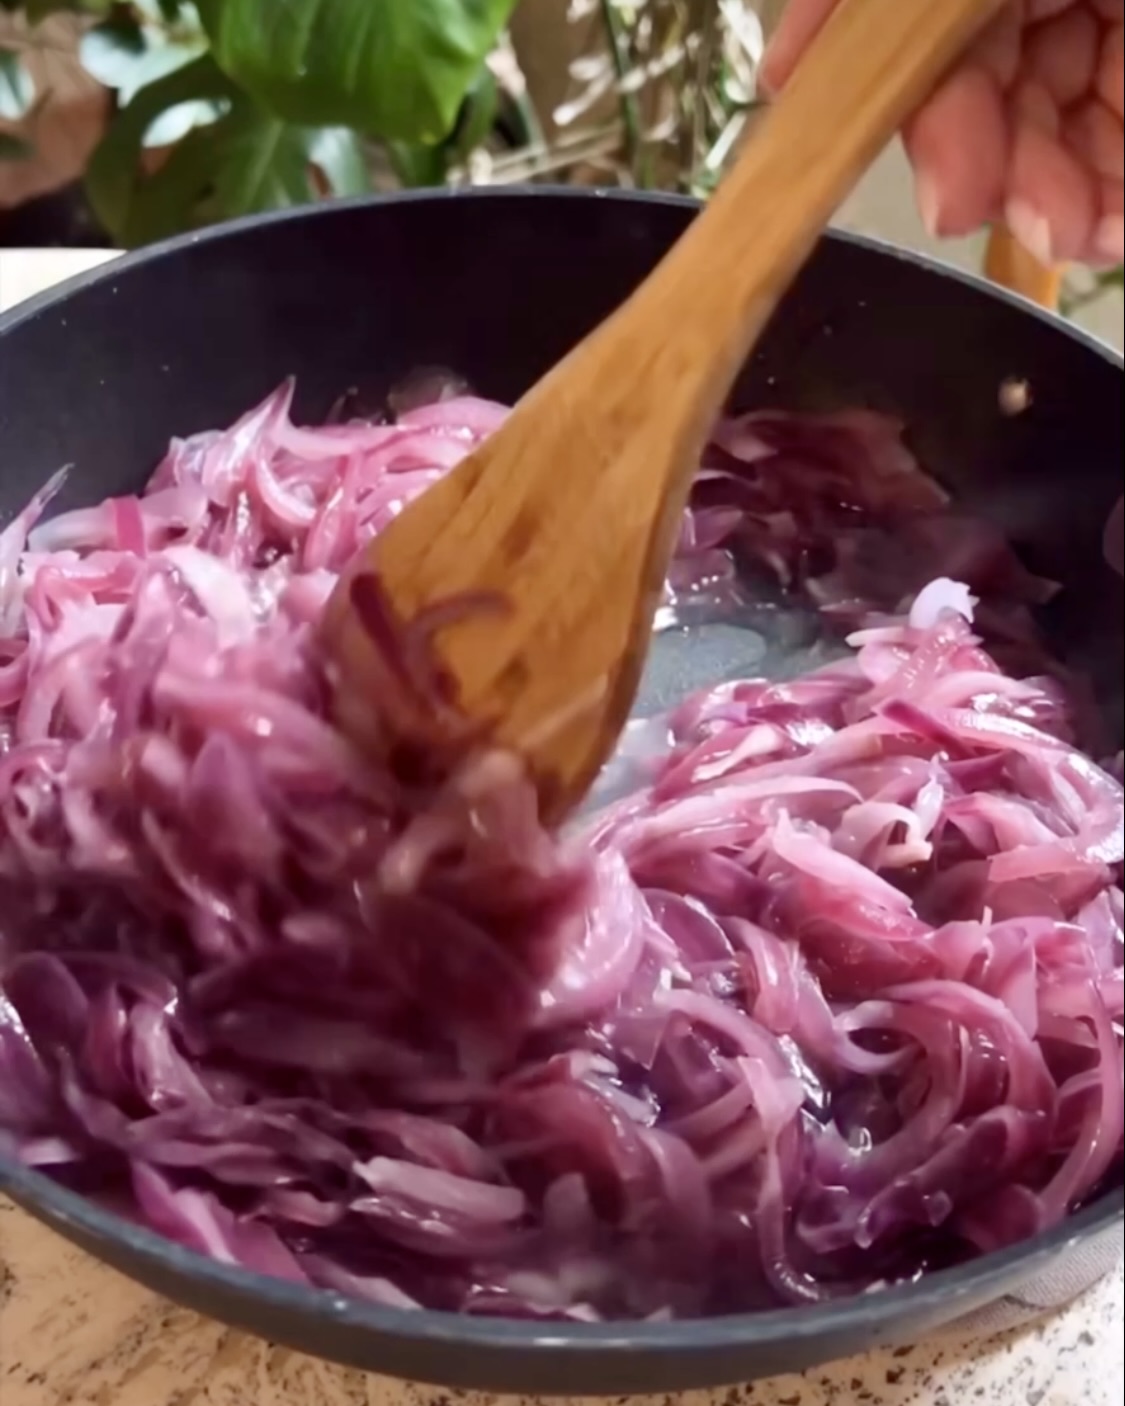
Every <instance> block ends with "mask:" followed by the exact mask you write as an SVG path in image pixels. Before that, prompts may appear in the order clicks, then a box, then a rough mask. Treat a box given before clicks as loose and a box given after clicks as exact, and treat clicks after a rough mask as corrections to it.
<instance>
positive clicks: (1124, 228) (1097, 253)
mask: <svg viewBox="0 0 1125 1406" xmlns="http://www.w3.org/2000/svg"><path fill="white" fill-rule="evenodd" d="M1093 249H1094V254H1093V260H1092V262H1094V263H1097V264H1101V265H1102V266H1103V267H1104V268H1114V267H1115V266H1116V265H1117V264H1120V263H1125V186H1123V185H1122V184H1121V182H1120V181H1103V182H1102V190H1101V219H1100V220H1099V221H1098V226H1097V229H1095V231H1094V241H1093Z"/></svg>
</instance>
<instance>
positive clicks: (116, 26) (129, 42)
mask: <svg viewBox="0 0 1125 1406" xmlns="http://www.w3.org/2000/svg"><path fill="white" fill-rule="evenodd" d="M78 52H79V57H80V58H81V60H82V66H83V67H84V68H85V69H86V71H87V73H89V74H90V75H91V77H93V78H96V79H97V80H98V82H99V83H101V84H103V85H104V86H105V87H106V88H113V89H116V91H117V97H118V101H119V103H121V104H122V106H124V105H125V104H127V103H128V102H130V100H131V99H132V98H133V96H134V94H135V93H137V92H139V91H140V89H141V88H143V87H145V86H146V85H147V84H149V83H154V82H155V81H156V80H157V79H158V78H163V77H165V75H167V74H169V73H174V72H175V71H176V69H178V68H183V67H185V66H186V65H187V64H189V63H191V61H192V60H193V59H197V58H200V57H201V56H202V55H203V54H205V53H206V52H207V40H206V36H205V35H204V34H203V31H202V30H201V29H200V28H199V27H198V25H196V26H195V27H194V28H192V27H191V26H189V25H184V26H182V27H180V28H178V29H176V30H174V31H173V30H169V29H166V28H162V27H161V26H160V25H159V24H153V23H146V24H139V23H138V22H137V21H136V20H135V19H133V18H131V17H128V16H126V17H125V18H121V17H120V16H116V15H115V16H114V17H113V18H112V19H109V20H107V21H106V22H105V23H104V24H99V25H95V26H94V27H93V29H90V30H88V31H87V32H86V33H85V34H84V35H83V36H82V40H81V43H80V46H79V51H78ZM192 125H193V124H192V123H191V122H188V123H187V125H185V126H181V127H179V128H177V129H176V130H174V131H170V132H166V133H165V134H164V136H163V143H164V144H167V143H170V142H172V141H177V140H179V138H180V137H181V136H183V134H184V132H186V131H187V130H189V128H190V127H191V126H192ZM160 144H162V143H161V142H160V141H157V140H153V141H151V142H150V143H149V145H152V146H155V145H160Z"/></svg>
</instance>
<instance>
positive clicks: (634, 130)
mask: <svg viewBox="0 0 1125 1406" xmlns="http://www.w3.org/2000/svg"><path fill="white" fill-rule="evenodd" d="M600 5H601V13H602V23H603V24H604V25H605V32H606V39H607V40H608V42H609V52H610V55H611V57H612V59H613V71H614V73H615V74H616V75H617V82H618V85H619V89H620V87H621V85H622V84H624V82H625V80H626V79H627V78H628V76H629V58H628V55H627V54H626V52H625V43H626V40H625V35H624V34H623V33H622V30H621V23H620V19H619V17H618V14H617V6H616V4H615V3H614V0H600ZM618 97H619V99H620V102H621V120H622V123H623V124H624V127H625V152H626V155H627V156H628V158H629V169H630V170H631V171H632V173H633V179H634V180H636V179H637V177H638V175H639V170H638V165H639V161H640V155H641V144H642V140H643V137H642V133H641V121H640V112H639V109H638V107H637V99H636V96H635V95H634V94H633V93H628V92H625V91H624V90H623V89H621V90H620V91H619V93H618ZM638 183H639V182H638Z"/></svg>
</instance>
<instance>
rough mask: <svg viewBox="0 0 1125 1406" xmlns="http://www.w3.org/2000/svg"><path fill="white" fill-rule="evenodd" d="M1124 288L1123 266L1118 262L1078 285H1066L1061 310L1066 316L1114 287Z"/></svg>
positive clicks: (1097, 299)
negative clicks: (1114, 266) (1112, 267)
mask: <svg viewBox="0 0 1125 1406" xmlns="http://www.w3.org/2000/svg"><path fill="white" fill-rule="evenodd" d="M1122 288H1125V268H1123V267H1122V265H1120V264H1118V266H1117V267H1116V268H1115V269H1107V270H1104V271H1103V272H1101V273H1096V274H1094V275H1093V276H1092V277H1091V278H1088V279H1086V280H1085V281H1084V282H1083V283H1082V284H1081V285H1080V286H1078V287H1074V286H1069V285H1068V286H1067V288H1066V289H1065V290H1064V292H1063V298H1062V304H1061V307H1062V311H1063V312H1064V313H1065V314H1066V315H1067V316H1068V317H1074V316H1075V315H1076V314H1077V313H1080V312H1082V311H1083V309H1085V308H1088V307H1089V306H1090V305H1091V303H1096V302H1098V301H1099V299H1101V298H1104V297H1105V295H1106V294H1107V293H1111V292H1112V291H1113V290H1114V289H1118V290H1120V289H1122Z"/></svg>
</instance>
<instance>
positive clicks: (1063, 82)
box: [1024, 5, 1102, 107]
mask: <svg viewBox="0 0 1125 1406" xmlns="http://www.w3.org/2000/svg"><path fill="white" fill-rule="evenodd" d="M1101 47H1102V30H1101V26H1100V25H1099V24H1098V21H1097V17H1096V16H1095V15H1094V12H1093V10H1091V9H1089V8H1088V7H1087V6H1085V5H1072V6H1071V7H1070V8H1069V9H1068V10H1065V11H1064V12H1063V13H1062V14H1061V15H1058V16H1057V17H1056V18H1055V19H1052V20H1047V21H1046V22H1045V23H1043V24H1037V25H1033V26H1032V27H1031V28H1030V29H1029V30H1028V31H1027V34H1026V36H1025V39H1024V70H1025V72H1026V73H1028V74H1029V75H1030V76H1031V77H1032V78H1035V79H1037V80H1038V81H1039V82H1040V83H1042V85H1043V86H1044V88H1046V89H1047V91H1048V92H1049V93H1050V94H1051V96H1052V97H1053V98H1054V100H1055V102H1056V103H1057V104H1058V106H1059V107H1069V106H1070V105H1071V103H1075V102H1077V101H1078V99H1079V98H1080V97H1082V96H1083V95H1084V94H1085V93H1086V92H1087V91H1088V89H1089V88H1091V87H1092V86H1093V82H1094V76H1095V74H1096V73H1097V71H1098V64H1099V58H1100V54H1101Z"/></svg>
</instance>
